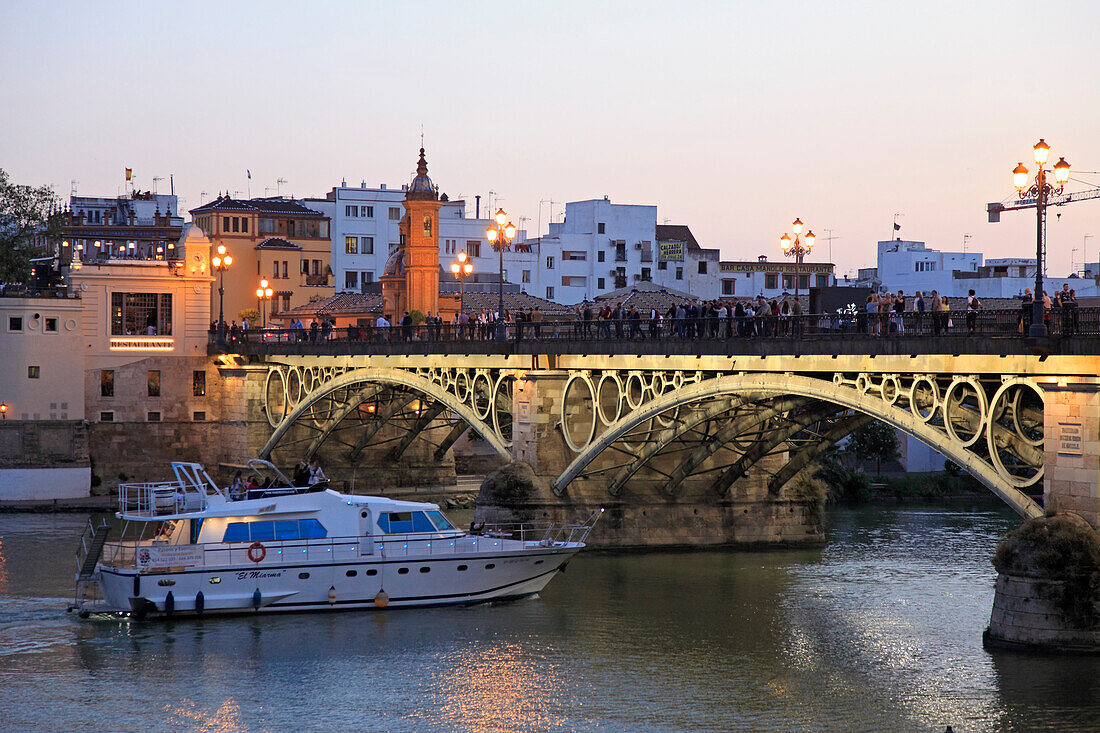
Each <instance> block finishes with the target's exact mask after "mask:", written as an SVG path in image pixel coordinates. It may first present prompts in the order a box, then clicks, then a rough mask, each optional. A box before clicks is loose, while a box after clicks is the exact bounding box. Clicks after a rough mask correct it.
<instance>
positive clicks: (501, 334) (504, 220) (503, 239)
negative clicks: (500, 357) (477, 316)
mask: <svg viewBox="0 0 1100 733" xmlns="http://www.w3.org/2000/svg"><path fill="white" fill-rule="evenodd" d="M493 220H494V221H495V222H496V224H495V225H494V226H490V227H489V228H488V229H487V230H486V231H485V238H486V239H488V240H489V244H491V245H493V246H494V247H496V250H497V252H499V253H500V283H499V287H498V289H497V296H498V297H497V340H498V341H503V340H504V338H505V336H506V334H507V326H505V324H504V249H505V247H507V246H508V245H510V244H511V243H512V240H513V239H515V238H516V227H515V225H513V224H512V222H510V221H508V215H507V214H506V213H504V209H497V213H496V215H495V216H494V217H493Z"/></svg>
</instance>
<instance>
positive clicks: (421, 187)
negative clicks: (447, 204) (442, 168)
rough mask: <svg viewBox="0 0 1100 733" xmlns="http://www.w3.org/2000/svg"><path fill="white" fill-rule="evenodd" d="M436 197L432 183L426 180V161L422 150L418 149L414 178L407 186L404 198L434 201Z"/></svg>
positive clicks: (429, 179)
mask: <svg viewBox="0 0 1100 733" xmlns="http://www.w3.org/2000/svg"><path fill="white" fill-rule="evenodd" d="M438 195H439V194H438V192H437V191H436V187H435V184H434V183H432V179H431V178H428V161H427V159H426V158H425V157H424V148H420V160H419V161H417V163H416V178H414V179H412V183H411V184H409V190H408V193H406V195H405V198H408V199H432V200H435V199H436V198H437V197H438Z"/></svg>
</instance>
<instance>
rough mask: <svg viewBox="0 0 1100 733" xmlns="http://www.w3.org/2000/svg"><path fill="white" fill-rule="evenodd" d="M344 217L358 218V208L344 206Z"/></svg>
mask: <svg viewBox="0 0 1100 733" xmlns="http://www.w3.org/2000/svg"><path fill="white" fill-rule="evenodd" d="M344 216H354V217H358V216H359V207H358V206H345V207H344Z"/></svg>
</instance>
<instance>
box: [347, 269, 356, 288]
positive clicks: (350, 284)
mask: <svg viewBox="0 0 1100 733" xmlns="http://www.w3.org/2000/svg"><path fill="white" fill-rule="evenodd" d="M358 287H359V273H358V272H354V271H352V270H348V271H347V272H345V273H344V290H355V289H356V288H358Z"/></svg>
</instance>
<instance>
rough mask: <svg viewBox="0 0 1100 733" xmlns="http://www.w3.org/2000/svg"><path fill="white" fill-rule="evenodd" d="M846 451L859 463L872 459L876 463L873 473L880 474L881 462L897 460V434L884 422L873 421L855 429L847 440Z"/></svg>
mask: <svg viewBox="0 0 1100 733" xmlns="http://www.w3.org/2000/svg"><path fill="white" fill-rule="evenodd" d="M847 451H848V452H849V453H851V454H852V455H853V456H854V457H855V458H856V459H857V460H859V461H867V460H871V459H872V458H873V459H874V460H875V462H876V469H875V473H876V474H877V475H881V474H882V462H883V461H892V460H894V459H895V458H897V457H898V456H899V455H900V453H899V452H898V434H897V432H896V431H895V430H894V429H893V428H892V427H890V426H889V425H887V424H886V423H884V422H880V421H878V420H873V421H871V422H869V423H867V424H866V425H864V426H862V427H860V428H856V429H855V430H853V431H852V434H851V436H849V438H848V446H847Z"/></svg>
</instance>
